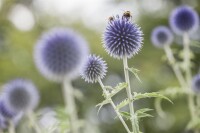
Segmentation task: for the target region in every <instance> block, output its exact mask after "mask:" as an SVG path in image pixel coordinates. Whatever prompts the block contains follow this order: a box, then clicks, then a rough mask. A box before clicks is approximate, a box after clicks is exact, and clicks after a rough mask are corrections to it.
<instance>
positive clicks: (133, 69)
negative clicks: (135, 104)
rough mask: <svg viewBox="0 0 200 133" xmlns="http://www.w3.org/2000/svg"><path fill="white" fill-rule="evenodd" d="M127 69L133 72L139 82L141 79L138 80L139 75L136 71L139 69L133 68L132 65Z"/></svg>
mask: <svg viewBox="0 0 200 133" xmlns="http://www.w3.org/2000/svg"><path fill="white" fill-rule="evenodd" d="M128 70H129V71H130V72H132V73H133V74H134V76H135V77H136V78H137V80H138V81H139V82H140V83H142V81H141V80H140V77H139V76H138V72H139V71H140V70H138V69H136V68H133V67H132V68H128Z"/></svg>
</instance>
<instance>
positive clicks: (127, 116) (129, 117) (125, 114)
mask: <svg viewBox="0 0 200 133" xmlns="http://www.w3.org/2000/svg"><path fill="white" fill-rule="evenodd" d="M120 114H121V115H122V116H123V117H125V118H126V119H127V120H130V119H131V114H130V113H129V112H125V111H122V112H120Z"/></svg>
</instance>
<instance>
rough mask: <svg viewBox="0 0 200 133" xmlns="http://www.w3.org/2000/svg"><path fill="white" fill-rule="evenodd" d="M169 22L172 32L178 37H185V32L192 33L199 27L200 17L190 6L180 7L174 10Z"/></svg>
mask: <svg viewBox="0 0 200 133" xmlns="http://www.w3.org/2000/svg"><path fill="white" fill-rule="evenodd" d="M169 21H170V26H171V28H172V30H173V31H174V32H175V33H176V34H178V35H183V33H185V32H188V33H192V32H194V31H196V30H197V29H198V26H199V16H198V14H197V12H196V11H195V10H193V9H192V8H191V7H189V6H179V7H177V8H176V9H174V10H173V11H172V13H171V16H170V20H169Z"/></svg>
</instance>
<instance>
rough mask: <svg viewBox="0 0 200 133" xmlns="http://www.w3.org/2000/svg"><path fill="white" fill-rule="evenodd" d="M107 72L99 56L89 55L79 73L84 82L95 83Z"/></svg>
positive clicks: (105, 65)
mask: <svg viewBox="0 0 200 133" xmlns="http://www.w3.org/2000/svg"><path fill="white" fill-rule="evenodd" d="M106 72H107V64H106V62H105V61H104V60H103V59H102V58H100V57H99V56H95V55H90V56H89V57H88V60H87V63H86V64H85V66H84V69H83V71H82V73H81V76H82V78H83V79H85V81H86V82H88V83H89V82H90V83H95V82H97V81H98V79H103V78H104V76H105V75H106Z"/></svg>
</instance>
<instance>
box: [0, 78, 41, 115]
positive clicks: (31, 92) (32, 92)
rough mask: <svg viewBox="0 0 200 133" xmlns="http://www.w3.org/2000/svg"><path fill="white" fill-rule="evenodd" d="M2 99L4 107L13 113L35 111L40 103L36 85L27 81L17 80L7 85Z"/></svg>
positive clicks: (4, 87)
mask: <svg viewBox="0 0 200 133" xmlns="http://www.w3.org/2000/svg"><path fill="white" fill-rule="evenodd" d="M2 97H3V99H2V100H3V105H4V106H5V107H6V109H7V110H9V111H11V112H20V111H29V110H33V109H34V108H35V107H36V106H37V105H38V102H39V93H38V91H37V89H36V87H35V85H34V84H33V83H32V82H31V81H29V80H25V79H15V80H12V81H10V82H8V83H7V84H5V85H4V86H3V96H2ZM7 113H8V112H7Z"/></svg>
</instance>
